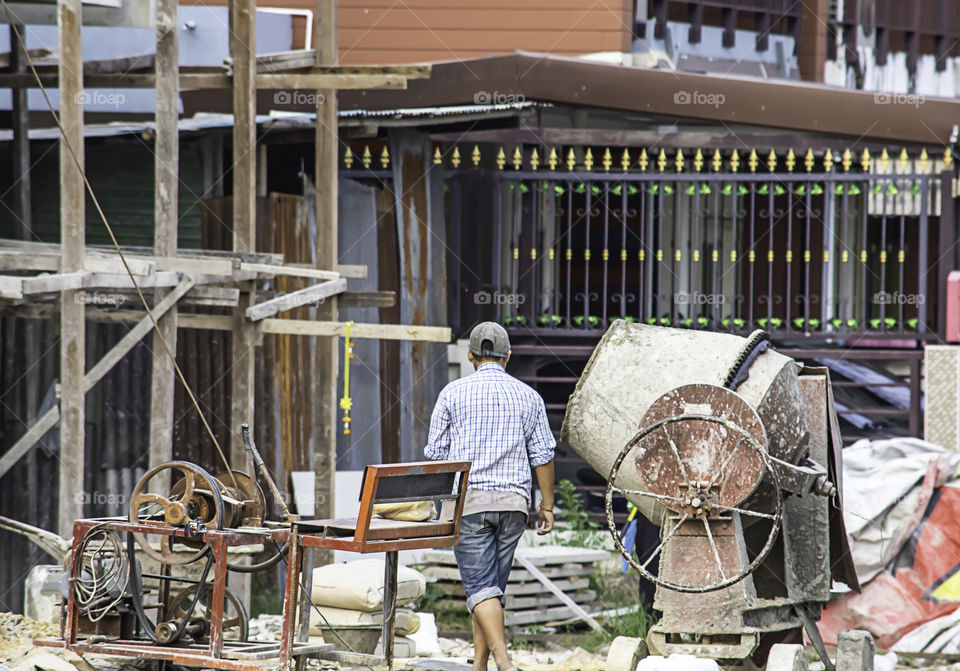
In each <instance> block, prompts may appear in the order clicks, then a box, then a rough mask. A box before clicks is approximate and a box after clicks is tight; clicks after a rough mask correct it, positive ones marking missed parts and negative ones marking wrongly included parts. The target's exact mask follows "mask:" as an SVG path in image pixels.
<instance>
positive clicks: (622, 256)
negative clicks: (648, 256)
mask: <svg viewBox="0 0 960 671" xmlns="http://www.w3.org/2000/svg"><path fill="white" fill-rule="evenodd" d="M626 260H627V250H625V249H621V250H620V261H621V262H625V261H626Z"/></svg>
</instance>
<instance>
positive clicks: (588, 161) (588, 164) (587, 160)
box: [583, 147, 593, 170]
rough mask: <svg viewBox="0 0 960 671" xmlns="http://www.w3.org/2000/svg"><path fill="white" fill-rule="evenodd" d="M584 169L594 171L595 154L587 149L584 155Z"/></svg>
mask: <svg viewBox="0 0 960 671" xmlns="http://www.w3.org/2000/svg"><path fill="white" fill-rule="evenodd" d="M583 167H584V168H586V169H587V170H593V152H592V151H591V150H590V147H587V152H586V153H585V154H584V155H583Z"/></svg>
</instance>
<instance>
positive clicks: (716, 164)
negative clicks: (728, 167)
mask: <svg viewBox="0 0 960 671" xmlns="http://www.w3.org/2000/svg"><path fill="white" fill-rule="evenodd" d="M722 167H723V157H722V156H721V155H720V150H719V149H714V150H713V171H714V172H720V169H721V168H722Z"/></svg>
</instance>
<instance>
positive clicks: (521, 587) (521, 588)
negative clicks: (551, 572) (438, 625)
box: [434, 578, 590, 597]
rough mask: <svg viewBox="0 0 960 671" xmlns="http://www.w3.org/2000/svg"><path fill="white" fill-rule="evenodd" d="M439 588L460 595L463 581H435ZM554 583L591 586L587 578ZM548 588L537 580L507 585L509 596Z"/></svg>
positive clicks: (564, 586)
mask: <svg viewBox="0 0 960 671" xmlns="http://www.w3.org/2000/svg"><path fill="white" fill-rule="evenodd" d="M434 584H435V585H436V586H437V588H438V589H439V590H440V591H441V592H443V593H444V594H446V595H449V596H459V595H461V594H463V583H461V582H459V581H458V582H437V583H434ZM554 584H555V585H556V586H557V587H559V588H560V589H562V590H564V591H567V592H572V591H576V590H583V589H588V588H589V587H590V581H589V580H588V579H587V578H576V579H572V580H557V581H555V582H554ZM545 592H546V590H545V589H544V587H543V585H541V584H540V583H539V582H537V581H533V582H517V583H509V584H508V585H507V590H506V594H507V597H510V596H523V595H530V594H544V593H545Z"/></svg>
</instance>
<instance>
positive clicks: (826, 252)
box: [823, 249, 830, 263]
mask: <svg viewBox="0 0 960 671" xmlns="http://www.w3.org/2000/svg"><path fill="white" fill-rule="evenodd" d="M823 262H824V263H830V250H829V249H825V250H823Z"/></svg>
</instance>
